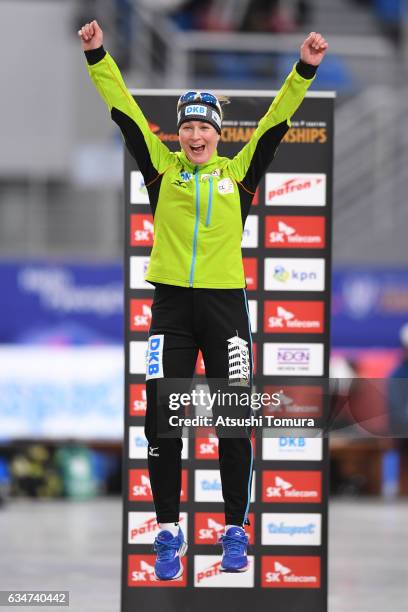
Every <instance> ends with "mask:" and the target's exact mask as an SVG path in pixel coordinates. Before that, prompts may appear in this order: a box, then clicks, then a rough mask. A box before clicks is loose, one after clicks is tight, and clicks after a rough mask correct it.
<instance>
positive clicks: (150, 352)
mask: <svg viewBox="0 0 408 612" xmlns="http://www.w3.org/2000/svg"><path fill="white" fill-rule="evenodd" d="M163 344H164V335H163V334H159V335H157V336H150V338H149V340H148V344H147V353H146V380H150V379H152V378H163Z"/></svg>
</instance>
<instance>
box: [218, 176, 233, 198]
mask: <svg viewBox="0 0 408 612" xmlns="http://www.w3.org/2000/svg"><path fill="white" fill-rule="evenodd" d="M217 189H218V193H221V194H224V195H225V194H227V193H234V183H233V182H232V180H231V179H230V178H225V179H222V181H218V184H217Z"/></svg>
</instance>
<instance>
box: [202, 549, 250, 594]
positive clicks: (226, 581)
mask: <svg viewBox="0 0 408 612" xmlns="http://www.w3.org/2000/svg"><path fill="white" fill-rule="evenodd" d="M220 568H221V561H220V558H219V556H215V555H195V557H194V586H195V587H198V588H211V587H213V588H223V587H233V588H253V586H254V558H253V557H252V556H248V570H247V571H246V572H244V573H241V574H239V580H237V575H236V574H230V573H226V572H221V569H220Z"/></svg>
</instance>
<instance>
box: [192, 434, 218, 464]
mask: <svg viewBox="0 0 408 612" xmlns="http://www.w3.org/2000/svg"><path fill="white" fill-rule="evenodd" d="M218 445H219V441H218V438H216V437H215V438H210V437H209V436H207V437H205V438H203V437H200V438H196V439H195V456H196V459H218Z"/></svg>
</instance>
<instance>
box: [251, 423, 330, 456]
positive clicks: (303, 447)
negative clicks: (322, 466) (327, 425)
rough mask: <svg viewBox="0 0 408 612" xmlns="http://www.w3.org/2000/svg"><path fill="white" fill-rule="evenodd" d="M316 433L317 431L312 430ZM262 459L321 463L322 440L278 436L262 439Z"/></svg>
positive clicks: (318, 438) (319, 438)
mask: <svg viewBox="0 0 408 612" xmlns="http://www.w3.org/2000/svg"><path fill="white" fill-rule="evenodd" d="M313 431H314V432H316V433H317V430H313ZM262 458H263V459H264V460H266V461H321V460H322V458H323V438H321V437H315V438H303V437H296V436H280V437H279V438H267V437H264V438H262Z"/></svg>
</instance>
